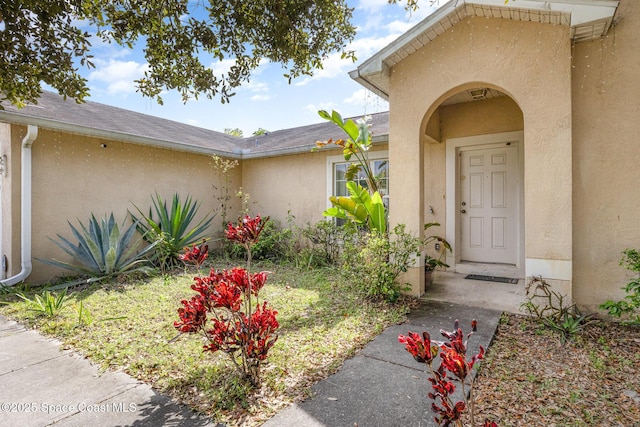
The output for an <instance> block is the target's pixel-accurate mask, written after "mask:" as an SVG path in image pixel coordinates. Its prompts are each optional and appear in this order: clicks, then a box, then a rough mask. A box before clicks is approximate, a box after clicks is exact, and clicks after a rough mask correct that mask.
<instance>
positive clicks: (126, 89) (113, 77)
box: [88, 59, 149, 95]
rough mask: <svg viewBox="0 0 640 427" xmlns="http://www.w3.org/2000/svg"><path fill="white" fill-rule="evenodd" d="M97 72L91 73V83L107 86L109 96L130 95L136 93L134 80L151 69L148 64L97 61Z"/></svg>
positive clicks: (89, 77)
mask: <svg viewBox="0 0 640 427" xmlns="http://www.w3.org/2000/svg"><path fill="white" fill-rule="evenodd" d="M94 64H95V66H96V68H95V70H94V71H92V72H90V73H89V76H88V80H89V82H90V83H92V84H95V83H96V82H98V83H102V84H104V85H106V91H107V92H108V93H109V95H128V94H130V93H134V92H135V91H136V87H135V83H134V80H136V79H139V78H141V77H142V76H144V72H145V71H147V70H148V69H149V65H148V64H141V63H138V62H135V61H119V60H116V59H110V60H109V61H104V60H100V59H95V61H94Z"/></svg>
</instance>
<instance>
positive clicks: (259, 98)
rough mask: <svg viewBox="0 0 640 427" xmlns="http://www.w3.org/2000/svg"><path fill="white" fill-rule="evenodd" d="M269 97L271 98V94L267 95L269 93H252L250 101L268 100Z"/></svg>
mask: <svg viewBox="0 0 640 427" xmlns="http://www.w3.org/2000/svg"><path fill="white" fill-rule="evenodd" d="M270 99H271V96H269V95H261V94H258V95H253V96H252V97H251V100H252V101H268V100H270Z"/></svg>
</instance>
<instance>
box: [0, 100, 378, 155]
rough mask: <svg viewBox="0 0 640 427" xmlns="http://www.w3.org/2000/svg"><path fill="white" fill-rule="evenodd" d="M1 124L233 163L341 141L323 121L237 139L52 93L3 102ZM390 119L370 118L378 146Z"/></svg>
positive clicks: (375, 116) (300, 151) (306, 149)
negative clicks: (20, 103) (21, 103)
mask: <svg viewBox="0 0 640 427" xmlns="http://www.w3.org/2000/svg"><path fill="white" fill-rule="evenodd" d="M2 106H3V107H4V110H0V121H2V122H7V123H17V124H23V125H28V124H32V125H36V126H39V127H41V128H43V129H50V130H57V131H62V132H67V133H71V134H76V135H84V136H90V137H96V138H104V139H109V140H115V141H122V142H128V143H134V144H141V145H151V146H155V147H162V148H168V149H172V150H179V151H187V152H193V153H199V154H211V155H213V154H217V155H220V156H224V157H232V158H238V159H242V158H257V157H272V156H281V155H286V154H296V153H303V152H309V150H311V149H312V148H313V147H315V143H316V141H325V140H327V139H329V138H332V139H334V140H335V139H338V138H343V137H344V134H343V133H342V131H341V130H340V129H338V128H337V127H336V126H335V125H334V124H333V123H330V122H323V123H318V124H312V125H307V126H300V127H296V128H292V129H284V130H279V131H275V132H268V133H267V134H265V135H260V136H258V137H248V138H238V137H235V136H231V135H227V134H225V133H222V132H217V131H214V130H210V129H204V128H200V127H197V126H191V125H188V124H185V123H180V122H176V121H172V120H167V119H162V118H159V117H155V116H151V115H148V114H142V113H137V112H134V111H130V110H126V109H123V108H118V107H112V106H109V105H105V104H100V103H98V102H92V101H87V102H85V103H81V104H78V103H77V102H75V100H72V99H67V100H64V99H63V97H62V96H59V95H58V94H56V93H53V92H46V91H45V92H42V94H41V96H40V99H39V100H38V104H37V105H27V106H25V107H24V108H21V109H19V108H17V107H16V106H14V105H11V104H7V103H3V105H2ZM388 121H389V115H388V113H387V112H385V113H377V114H373V115H372V121H371V122H370V123H371V124H372V129H371V130H372V133H373V134H374V135H375V136H374V142H379V141H386V140H387V135H388V133H389V132H388Z"/></svg>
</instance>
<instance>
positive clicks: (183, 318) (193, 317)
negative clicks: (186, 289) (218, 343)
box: [173, 295, 207, 333]
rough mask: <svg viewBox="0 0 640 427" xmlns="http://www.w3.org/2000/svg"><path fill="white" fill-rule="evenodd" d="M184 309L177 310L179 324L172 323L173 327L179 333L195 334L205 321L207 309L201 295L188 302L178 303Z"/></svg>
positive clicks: (184, 300)
mask: <svg viewBox="0 0 640 427" xmlns="http://www.w3.org/2000/svg"><path fill="white" fill-rule="evenodd" d="M180 302H181V303H182V305H183V306H184V307H181V308H179V309H178V316H180V321H179V322H173V326H175V327H176V329H178V330H179V331H180V332H183V333H191V332H197V331H198V330H200V328H201V327H203V326H204V324H205V322H206V321H207V309H206V308H205V300H204V298H203V297H202V296H201V295H195V296H193V297H192V298H191V300H190V301H187V300H186V299H183V300H182V301H180Z"/></svg>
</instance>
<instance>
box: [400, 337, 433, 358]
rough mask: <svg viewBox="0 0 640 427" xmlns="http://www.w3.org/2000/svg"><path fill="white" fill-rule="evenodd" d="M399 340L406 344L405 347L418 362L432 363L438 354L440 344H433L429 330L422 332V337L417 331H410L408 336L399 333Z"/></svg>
mask: <svg viewBox="0 0 640 427" xmlns="http://www.w3.org/2000/svg"><path fill="white" fill-rule="evenodd" d="M398 341H400V342H401V343H403V344H406V346H405V349H406V350H407V351H408V352H409V353H411V354H412V355H413V358H414V359H416V361H417V362H418V363H428V364H431V362H432V361H433V358H434V357H436V356H437V355H438V346H437V345H435V344H434V345H433V346H432V345H431V337H430V336H429V333H428V332H426V331H425V332H423V333H422V338H420V335H418V334H416V333H415V332H411V331H409V332H408V336H406V337H405V336H404V335H399V336H398Z"/></svg>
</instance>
